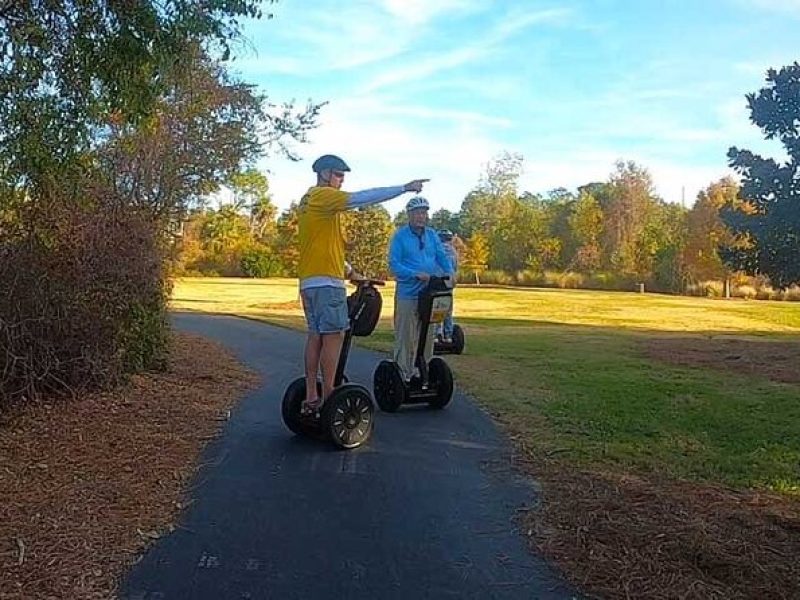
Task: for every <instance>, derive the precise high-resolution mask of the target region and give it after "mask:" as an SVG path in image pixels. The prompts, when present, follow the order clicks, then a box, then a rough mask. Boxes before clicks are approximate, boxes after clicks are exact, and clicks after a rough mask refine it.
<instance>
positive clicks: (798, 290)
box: [781, 285, 800, 302]
mask: <svg viewBox="0 0 800 600" xmlns="http://www.w3.org/2000/svg"><path fill="white" fill-rule="evenodd" d="M781 299H783V300H789V301H792V302H800V287H798V286H796V285H793V286H792V287H790V288H787V289H785V290H783V292H782V293H781Z"/></svg>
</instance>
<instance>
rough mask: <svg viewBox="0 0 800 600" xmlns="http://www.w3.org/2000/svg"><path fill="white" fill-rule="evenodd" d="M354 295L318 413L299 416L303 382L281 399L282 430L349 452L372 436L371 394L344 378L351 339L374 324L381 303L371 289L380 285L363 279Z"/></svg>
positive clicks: (319, 387) (367, 332)
mask: <svg viewBox="0 0 800 600" xmlns="http://www.w3.org/2000/svg"><path fill="white" fill-rule="evenodd" d="M354 283H355V285H356V289H355V291H354V292H353V293H352V294H350V296H348V298H347V308H348V315H349V317H350V329H348V330H347V332H346V333H345V337H344V341H343V343H342V350H341V352H340V353H339V362H338V364H337V366H336V375H335V377H334V382H333V384H334V386H335V387H334V389H333V392H331V394H330V396H328V397H327V398H326V399H325V401H324V402H323V404H322V407H321V408H320V410H319V411H317V412H315V413H312V414H310V415H304V414H303V413H302V412H301V408H302V404H303V401H304V400H305V399H306V378H305V377H300V378H298V379H295V380H294V381H293V382H292V383H291V384H289V387H288V388H286V392H285V393H284V395H283V403H282V405H281V414H282V416H283V422H284V423H285V424H286V426H287V427H288V428H289V429H290V430H291V431H293V432H294V433H296V434H298V435H307V436H309V437H313V438H317V439H321V440H331V441H332V442H333V443H334V444H336V445H337V446H339V447H340V448H345V449H348V450H350V449H353V448H358V447H359V446H361V445H362V444H364V443H366V442H367V440H369V438H370V436H371V435H372V429H373V426H374V419H373V417H374V413H375V409H374V406H373V403H372V394H371V393H370V391H369V390H368V389H367V388H366V387H364V386H363V385H359V384H357V383H349V382H348V380H347V377H346V376H345V374H344V369H345V366H346V365H347V357H348V355H349V354H350V346H351V345H352V342H353V336H359V337H361V336H368V335H370V334H371V333H372V332H373V331H374V329H375V326H376V325H377V323H378V319H379V318H380V314H381V307H382V305H383V299H382V298H381V294H380V292H379V291H378V290H377V289H376V287H375V286H379V285H384V282H383V281H379V280H376V279H364V280H360V281H357V282H354ZM317 394H319V395H320V396H321V395H322V382H321V381H317Z"/></svg>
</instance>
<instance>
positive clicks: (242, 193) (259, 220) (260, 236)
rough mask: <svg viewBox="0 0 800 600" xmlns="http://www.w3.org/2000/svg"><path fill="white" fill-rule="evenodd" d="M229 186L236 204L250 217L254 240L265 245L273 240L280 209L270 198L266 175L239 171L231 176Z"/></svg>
mask: <svg viewBox="0 0 800 600" xmlns="http://www.w3.org/2000/svg"><path fill="white" fill-rule="evenodd" d="M228 186H229V187H230V189H231V191H232V192H233V197H234V204H236V205H237V206H239V207H242V208H244V209H246V210H247V213H248V214H249V215H250V233H251V235H252V236H253V238H254V239H256V240H259V241H261V242H265V243H269V242H270V241H271V240H273V239H274V237H275V234H276V233H277V225H276V223H275V219H276V217H277V216H278V208H277V207H276V206H275V205H274V204H273V203H272V199H271V198H270V195H269V181H268V180H267V177H266V175H264V174H263V173H260V172H259V171H257V170H256V169H252V168H251V169H247V170H245V171H239V172H237V173H234V174H233V175H232V176H231V178H230V180H229V181H228Z"/></svg>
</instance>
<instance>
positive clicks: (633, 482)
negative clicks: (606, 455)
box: [523, 460, 800, 600]
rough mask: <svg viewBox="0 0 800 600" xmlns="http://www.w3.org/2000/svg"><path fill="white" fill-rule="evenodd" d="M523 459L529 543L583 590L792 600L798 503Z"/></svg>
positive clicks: (796, 585) (798, 581) (799, 568)
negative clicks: (536, 502) (529, 494)
mask: <svg viewBox="0 0 800 600" xmlns="http://www.w3.org/2000/svg"><path fill="white" fill-rule="evenodd" d="M526 462H527V468H528V469H529V470H530V471H532V472H534V473H535V475H536V476H537V478H538V479H539V481H540V482H541V484H542V487H543V490H544V492H543V502H542V504H541V505H540V506H539V507H537V508H536V509H533V510H530V511H528V512H526V513H525V514H524V516H523V522H524V524H525V526H526V527H527V534H528V536H529V539H530V541H531V544H532V545H533V546H534V547H535V548H537V549H538V550H539V551H541V552H542V553H543V554H544V555H545V556H546V557H547V558H548V559H549V560H551V561H553V562H554V563H555V564H556V565H557V566H558V567H560V568H561V570H562V572H563V573H564V574H565V575H566V576H567V577H568V578H569V579H570V580H571V581H572V582H573V583H574V584H575V585H576V586H577V587H578V588H580V589H581V590H582V591H584V592H586V593H587V594H589V595H590V597H599V598H609V599H612V598H626V599H627V598H648V599H653V600H661V599H672V598H685V599H698V600H700V599H703V600H707V599H723V598H724V599H726V600H727V599H736V598H753V599H756V598H758V599H763V598H770V599H789V598H800V558H798V557H800V502H797V501H793V500H791V499H789V498H784V497H780V496H776V495H769V494H763V493H758V492H752V491H740V490H731V489H726V488H722V487H715V486H710V485H697V484H691V483H685V482H667V481H663V482H658V481H653V480H648V479H640V478H635V477H631V476H620V475H614V474H608V473H589V472H576V471H575V470H574V468H570V467H568V466H566V465H560V464H558V463H556V462H553V461H533V462H530V461H529V460H528V461H526Z"/></svg>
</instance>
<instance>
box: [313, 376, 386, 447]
mask: <svg viewBox="0 0 800 600" xmlns="http://www.w3.org/2000/svg"><path fill="white" fill-rule="evenodd" d="M374 413H375V409H374V407H373V404H372V396H371V395H370V393H369V391H368V390H367V389H366V388H365V387H363V386H360V385H357V384H354V383H348V384H345V385H342V386H339V387H338V388H336V389H335V390H334V391H333V393H332V394H331V395H330V397H329V398H328V399H327V400H326V401H325V407H324V409H323V414H322V420H323V423H324V427H325V428H326V429H327V431H328V432H329V434H330V436H331V440H332V441H333V443H334V444H336V445H337V446H340V447H341V448H346V449H352V448H358V447H359V446H361V445H362V444H364V443H365V442H366V441H367V440H368V439H369V438H370V436H371V435H372V429H373V427H374Z"/></svg>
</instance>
